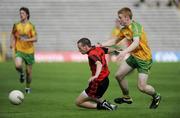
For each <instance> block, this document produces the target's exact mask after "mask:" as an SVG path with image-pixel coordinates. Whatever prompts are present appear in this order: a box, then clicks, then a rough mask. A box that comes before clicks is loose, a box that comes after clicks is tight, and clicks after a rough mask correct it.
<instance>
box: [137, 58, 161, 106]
mask: <svg viewBox="0 0 180 118" xmlns="http://www.w3.org/2000/svg"><path fill="white" fill-rule="evenodd" d="M136 62H137V64H138V67H137V70H138V73H139V74H138V89H139V90H140V91H141V92H143V93H146V94H148V95H150V96H152V98H153V99H152V103H151V105H150V108H152V109H155V108H157V107H158V105H159V103H160V100H161V96H160V94H159V93H157V92H156V91H155V89H154V87H152V86H151V85H149V84H147V80H148V77H149V70H150V68H151V66H152V60H150V61H143V60H139V59H137V60H136Z"/></svg>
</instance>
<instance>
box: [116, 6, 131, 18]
mask: <svg viewBox="0 0 180 118" xmlns="http://www.w3.org/2000/svg"><path fill="white" fill-rule="evenodd" d="M119 14H123V15H125V16H129V18H130V19H132V16H133V14H132V12H131V9H130V8H128V7H124V8H122V9H120V10H119V11H118V15H119Z"/></svg>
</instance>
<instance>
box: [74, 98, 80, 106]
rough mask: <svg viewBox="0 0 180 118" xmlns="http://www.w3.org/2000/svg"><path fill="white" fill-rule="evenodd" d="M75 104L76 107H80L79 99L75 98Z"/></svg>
mask: <svg viewBox="0 0 180 118" xmlns="http://www.w3.org/2000/svg"><path fill="white" fill-rule="evenodd" d="M75 105H76V106H78V107H81V101H80V100H79V99H76V101H75Z"/></svg>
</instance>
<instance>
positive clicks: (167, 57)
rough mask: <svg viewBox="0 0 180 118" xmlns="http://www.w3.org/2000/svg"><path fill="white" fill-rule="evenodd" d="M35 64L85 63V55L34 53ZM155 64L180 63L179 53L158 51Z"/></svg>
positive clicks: (154, 54)
mask: <svg viewBox="0 0 180 118" xmlns="http://www.w3.org/2000/svg"><path fill="white" fill-rule="evenodd" d="M107 58H108V59H110V60H111V61H115V60H116V59H115V56H111V57H109V56H107ZM35 59H36V62H87V61H88V58H87V55H82V54H81V53H79V52H77V51H67V52H63V51H62V52H61V51H60V52H36V53H35ZM153 61H155V62H178V61H180V52H173V51H172V52H171V51H160V52H155V53H153Z"/></svg>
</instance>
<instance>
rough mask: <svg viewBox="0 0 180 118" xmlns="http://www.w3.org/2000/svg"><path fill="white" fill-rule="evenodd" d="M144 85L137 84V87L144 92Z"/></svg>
mask: <svg viewBox="0 0 180 118" xmlns="http://www.w3.org/2000/svg"><path fill="white" fill-rule="evenodd" d="M145 87H146V86H145V85H142V84H139V85H138V89H139V90H140V91H141V92H144V91H145Z"/></svg>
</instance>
